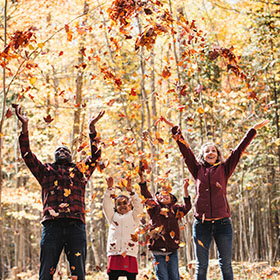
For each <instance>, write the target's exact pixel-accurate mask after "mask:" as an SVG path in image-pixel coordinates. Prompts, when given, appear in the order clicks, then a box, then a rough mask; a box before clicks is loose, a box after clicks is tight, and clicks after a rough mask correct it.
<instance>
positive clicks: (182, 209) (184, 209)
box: [174, 178, 192, 218]
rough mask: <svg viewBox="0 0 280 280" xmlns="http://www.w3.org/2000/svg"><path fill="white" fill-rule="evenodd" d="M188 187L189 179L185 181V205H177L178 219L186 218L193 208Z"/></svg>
mask: <svg viewBox="0 0 280 280" xmlns="http://www.w3.org/2000/svg"><path fill="white" fill-rule="evenodd" d="M188 186H189V178H185V179H184V204H183V205H179V204H177V205H176V207H175V209H174V210H175V211H176V213H177V214H176V216H177V217H178V218H182V217H183V216H185V215H186V214H187V213H188V212H189V211H190V209H191V207H192V204H191V198H190V196H189V192H188Z"/></svg>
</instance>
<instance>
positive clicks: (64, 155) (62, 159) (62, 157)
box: [54, 146, 72, 163]
mask: <svg viewBox="0 0 280 280" xmlns="http://www.w3.org/2000/svg"><path fill="white" fill-rule="evenodd" d="M54 157H55V162H57V163H70V162H72V155H71V151H70V150H69V149H68V148H67V147H66V146H60V147H58V148H57V149H56V150H55V152H54Z"/></svg>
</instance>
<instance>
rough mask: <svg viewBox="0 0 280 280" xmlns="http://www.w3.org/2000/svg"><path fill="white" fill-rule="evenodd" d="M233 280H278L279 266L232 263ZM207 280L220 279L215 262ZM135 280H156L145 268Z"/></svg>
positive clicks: (183, 272)
mask: <svg viewBox="0 0 280 280" xmlns="http://www.w3.org/2000/svg"><path fill="white" fill-rule="evenodd" d="M193 269H194V267H192V268H191V271H190V270H189V269H186V267H180V278H181V279H182V280H183V279H186V280H193V279H194V276H193ZM233 270H234V279H235V280H261V279H264V280H265V279H271V280H280V264H279V263H277V264H276V265H275V266H270V265H268V263H267V262H258V263H248V262H243V263H241V262H234V263H233ZM17 277H18V278H17V279H22V280H36V279H38V276H37V274H36V275H34V273H32V272H31V271H29V272H23V273H19V274H17ZM13 279H15V278H14V277H13V278H11V277H10V278H7V280H13ZM68 279H70V278H68V277H67V276H66V273H65V272H63V271H61V272H60V273H59V275H56V276H55V277H54V280H68ZM105 279H108V276H107V274H106V272H101V271H100V272H98V273H94V272H92V273H90V272H89V274H88V275H87V277H86V280H105ZM123 279H126V277H120V278H119V280H123ZM208 279H211V280H219V279H221V274H220V270H219V266H218V263H217V260H211V261H210V266H209V271H208ZM137 280H156V277H155V274H154V270H153V267H147V268H145V269H141V270H140V271H139V275H138V276H137Z"/></svg>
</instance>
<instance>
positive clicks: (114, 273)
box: [108, 270, 137, 280]
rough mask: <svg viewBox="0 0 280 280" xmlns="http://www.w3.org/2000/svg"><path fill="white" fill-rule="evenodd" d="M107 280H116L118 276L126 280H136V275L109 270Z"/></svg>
mask: <svg viewBox="0 0 280 280" xmlns="http://www.w3.org/2000/svg"><path fill="white" fill-rule="evenodd" d="M108 275H109V280H117V279H119V276H126V279H127V280H136V275H137V273H129V272H127V271H124V270H111V271H110V272H109V273H108Z"/></svg>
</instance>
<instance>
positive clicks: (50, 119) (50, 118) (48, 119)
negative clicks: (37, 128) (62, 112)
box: [43, 115, 54, 123]
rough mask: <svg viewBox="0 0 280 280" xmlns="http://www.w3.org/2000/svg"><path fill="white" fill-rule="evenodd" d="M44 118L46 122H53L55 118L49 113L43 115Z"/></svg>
mask: <svg viewBox="0 0 280 280" xmlns="http://www.w3.org/2000/svg"><path fill="white" fill-rule="evenodd" d="M43 119H44V121H45V122H46V123H51V122H52V121H53V120H54V119H53V118H52V117H51V115H47V116H46V117H43Z"/></svg>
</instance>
